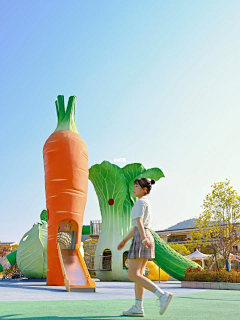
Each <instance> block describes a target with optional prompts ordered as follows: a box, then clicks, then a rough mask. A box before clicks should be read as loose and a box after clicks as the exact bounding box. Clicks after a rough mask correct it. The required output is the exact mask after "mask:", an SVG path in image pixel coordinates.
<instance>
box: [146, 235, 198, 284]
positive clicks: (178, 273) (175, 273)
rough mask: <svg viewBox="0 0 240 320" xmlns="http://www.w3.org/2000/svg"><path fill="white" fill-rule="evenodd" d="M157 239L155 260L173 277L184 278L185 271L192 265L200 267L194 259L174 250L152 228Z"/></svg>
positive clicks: (155, 239)
mask: <svg viewBox="0 0 240 320" xmlns="http://www.w3.org/2000/svg"><path fill="white" fill-rule="evenodd" d="M151 233H152V235H153V238H154V241H155V259H154V260H153V261H154V262H155V263H156V265H158V266H159V267H160V268H161V269H162V270H164V271H165V272H167V273H168V274H169V275H170V276H171V277H173V278H175V279H178V280H182V278H183V277H184V275H185V273H184V272H185V271H186V270H187V269H188V268H189V267H192V268H193V269H195V268H197V267H200V266H199V264H197V263H196V262H194V261H191V260H189V259H187V258H185V257H184V256H182V255H181V254H179V253H177V252H176V251H175V250H173V249H172V248H171V247H170V246H169V245H168V244H167V243H166V242H165V241H164V240H162V239H161V238H160V237H159V235H158V234H157V233H156V232H154V231H152V230H151Z"/></svg>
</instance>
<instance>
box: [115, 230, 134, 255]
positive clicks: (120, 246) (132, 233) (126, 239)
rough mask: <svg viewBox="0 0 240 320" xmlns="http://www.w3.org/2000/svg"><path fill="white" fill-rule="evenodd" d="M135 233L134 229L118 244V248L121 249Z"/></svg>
mask: <svg viewBox="0 0 240 320" xmlns="http://www.w3.org/2000/svg"><path fill="white" fill-rule="evenodd" d="M133 235H134V229H132V230H131V231H130V232H129V234H128V235H127V236H126V237H125V238H124V239H123V240H122V241H121V242H120V243H119V245H118V250H121V249H122V248H123V247H124V246H125V244H126V243H127V242H128V240H130V239H131V238H132V237H133Z"/></svg>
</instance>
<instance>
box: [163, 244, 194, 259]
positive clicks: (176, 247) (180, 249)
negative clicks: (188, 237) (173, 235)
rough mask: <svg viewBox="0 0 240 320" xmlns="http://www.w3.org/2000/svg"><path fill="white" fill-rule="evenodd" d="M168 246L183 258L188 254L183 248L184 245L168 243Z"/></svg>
mask: <svg viewBox="0 0 240 320" xmlns="http://www.w3.org/2000/svg"><path fill="white" fill-rule="evenodd" d="M168 245H169V246H170V247H171V248H172V249H174V250H175V251H177V252H178V253H180V254H182V255H183V256H187V255H188V254H190V251H189V250H188V249H187V248H186V247H185V245H184V244H179V243H168Z"/></svg>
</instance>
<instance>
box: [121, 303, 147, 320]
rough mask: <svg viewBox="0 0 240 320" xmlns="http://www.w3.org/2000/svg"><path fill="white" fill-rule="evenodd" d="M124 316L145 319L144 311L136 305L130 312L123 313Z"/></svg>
mask: <svg viewBox="0 0 240 320" xmlns="http://www.w3.org/2000/svg"><path fill="white" fill-rule="evenodd" d="M123 315H124V316H129V317H144V316H145V314H144V309H139V308H137V307H136V306H135V305H134V306H132V307H131V308H130V309H129V310H126V311H123Z"/></svg>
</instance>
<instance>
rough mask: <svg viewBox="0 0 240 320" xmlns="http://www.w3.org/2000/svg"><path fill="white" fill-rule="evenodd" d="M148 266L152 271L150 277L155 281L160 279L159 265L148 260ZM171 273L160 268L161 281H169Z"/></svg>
mask: <svg viewBox="0 0 240 320" xmlns="http://www.w3.org/2000/svg"><path fill="white" fill-rule="evenodd" d="M146 267H147V268H149V270H150V272H149V275H148V276H147V278H148V279H151V280H153V281H159V267H158V266H157V265H156V263H154V262H153V261H148V263H147V266H146ZM168 278H169V274H167V273H166V272H165V271H163V270H162V269H160V281H168Z"/></svg>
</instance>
